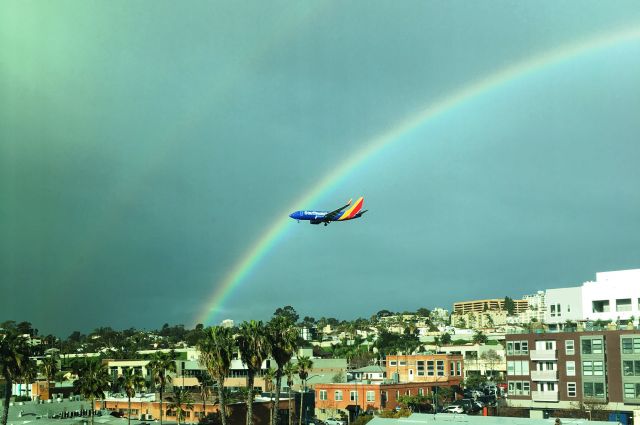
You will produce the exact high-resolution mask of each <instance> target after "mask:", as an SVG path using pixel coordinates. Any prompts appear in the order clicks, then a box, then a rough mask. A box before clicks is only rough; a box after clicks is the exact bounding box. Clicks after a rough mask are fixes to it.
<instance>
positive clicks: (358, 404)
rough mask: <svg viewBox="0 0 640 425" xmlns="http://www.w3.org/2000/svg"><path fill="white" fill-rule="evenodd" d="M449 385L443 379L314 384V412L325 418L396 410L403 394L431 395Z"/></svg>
mask: <svg viewBox="0 0 640 425" xmlns="http://www.w3.org/2000/svg"><path fill="white" fill-rule="evenodd" d="M446 386H450V385H449V383H448V382H447V381H443V382H439V383H436V382H405V383H392V382H386V383H385V382H368V381H351V382H342V383H327V384H317V385H316V388H315V414H316V416H317V417H318V418H319V419H321V420H324V419H326V418H330V417H336V416H340V415H346V416H348V417H349V418H350V419H353V418H355V417H356V416H358V414H360V413H362V412H369V413H373V412H378V411H381V410H389V409H395V408H396V407H397V406H399V404H400V397H402V396H416V395H420V396H427V397H431V396H432V395H433V392H434V391H436V387H446Z"/></svg>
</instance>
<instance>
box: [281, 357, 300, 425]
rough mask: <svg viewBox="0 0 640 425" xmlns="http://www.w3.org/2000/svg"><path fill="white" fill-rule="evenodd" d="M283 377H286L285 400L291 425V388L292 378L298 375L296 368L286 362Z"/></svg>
mask: <svg viewBox="0 0 640 425" xmlns="http://www.w3.org/2000/svg"><path fill="white" fill-rule="evenodd" d="M283 373H284V376H286V377H287V388H288V400H287V409H288V412H289V425H291V423H292V421H293V415H292V414H291V387H293V376H294V375H295V374H297V373H298V366H296V365H295V364H294V363H291V362H287V364H285V365H284V369H283Z"/></svg>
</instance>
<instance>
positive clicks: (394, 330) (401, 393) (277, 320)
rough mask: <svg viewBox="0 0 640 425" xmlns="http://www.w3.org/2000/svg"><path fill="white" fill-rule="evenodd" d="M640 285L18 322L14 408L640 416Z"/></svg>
mask: <svg viewBox="0 0 640 425" xmlns="http://www.w3.org/2000/svg"><path fill="white" fill-rule="evenodd" d="M639 283H640V269H636V270H623V271H615V272H606V273H597V274H596V279H595V280H594V281H592V282H584V283H583V284H581V285H576V286H574V287H568V288H550V289H546V290H544V291H539V292H538V293H536V294H534V295H529V296H522V297H520V298H517V299H516V298H513V299H512V298H510V297H509V296H505V297H504V298H503V299H482V300H466V301H460V302H456V303H455V304H454V305H453V308H452V313H451V314H450V315H449V314H445V313H444V312H445V310H444V309H443V308H441V307H440V308H438V310H437V313H436V314H433V313H432V311H434V310H436V309H434V310H429V309H426V308H423V309H420V310H418V311H416V312H400V313H394V312H390V311H379V312H377V313H375V314H373V315H372V316H371V317H370V318H369V319H357V320H354V321H340V320H338V319H334V318H321V319H314V318H311V317H304V318H303V319H300V317H299V315H298V312H296V310H295V309H294V308H293V307H291V306H285V307H283V308H279V309H278V310H276V312H275V313H274V316H273V318H271V319H270V320H269V321H268V322H264V323H263V322H261V321H251V322H243V323H242V324H240V325H239V326H236V325H235V323H233V321H232V320H226V321H225V322H224V324H221V325H219V326H214V327H209V328H206V327H204V326H201V325H198V326H197V327H196V328H194V329H193V330H189V329H186V328H184V327H183V326H175V327H171V326H169V325H165V326H163V328H162V329H160V330H158V331H155V332H142V331H136V330H133V329H131V330H126V331H114V330H112V329H109V328H102V329H96V330H95V331H94V332H92V333H90V334H87V335H83V334H81V333H80V332H74V333H73V334H72V335H70V336H69V337H68V338H66V340H65V339H61V338H58V337H56V336H53V335H39V334H38V332H37V330H36V329H34V328H33V327H32V325H31V324H30V323H27V322H22V323H15V322H11V321H9V322H4V323H2V330H1V331H0V335H1V336H0V338H2V339H1V340H0V342H1V343H2V350H3V351H2V353H3V357H2V358H1V359H0V361H1V362H2V363H1V366H2V371H3V375H2V376H3V381H4V382H3V385H2V388H4V389H5V390H4V400H5V403H8V404H7V405H6V406H7V407H9V414H10V415H12V414H13V415H15V414H16V412H18V414H20V415H24V414H26V413H28V412H29V411H30V410H33V411H34V412H35V411H38V412H41V413H38V416H48V417H49V418H50V419H51V418H53V417H54V416H55V415H62V416H65V415H72V416H73V415H75V413H73V412H72V411H70V409H68V408H67V406H71V404H70V403H72V402H73V403H76V405H77V402H78V401H83V403H82V406H81V407H80V408H78V411H83V412H90V411H91V410H93V413H94V414H100V415H116V416H121V417H126V418H128V419H130V420H133V421H138V422H139V421H155V420H160V421H169V422H171V421H175V422H182V423H198V422H200V423H207V424H208V423H211V424H213V423H217V421H222V420H223V419H222V418H223V416H224V418H225V419H229V422H226V423H241V422H243V421H244V418H245V417H247V415H249V412H250V414H251V416H252V418H253V423H255V424H270V423H273V424H288V423H290V421H298V422H300V421H303V422H304V423H307V424H308V423H312V422H313V421H316V422H317V423H321V422H323V421H329V422H327V423H330V421H331V420H333V419H335V418H338V419H337V420H343V421H345V423H349V424H351V423H365V421H368V420H371V419H372V418H373V417H381V418H394V417H402V416H408V415H410V414H411V413H432V414H437V415H447V413H445V412H446V411H447V410H446V409H449V407H450V406H460V407H459V409H460V411H461V412H462V413H465V414H469V415H476V416H478V415H479V416H511V417H514V418H515V417H518V418H527V417H528V418H532V419H544V418H554V417H558V418H583V419H589V420H609V418H610V417H612V416H610V415H615V418H616V420H617V421H619V422H620V423H623V424H630V423H633V420H634V418H637V417H638V416H639V415H640V330H639V329H638V323H637V321H636V318H637V317H640V285H639ZM463 325H464V326H463ZM25 354H28V357H21V356H24V355H25ZM12 359H13V360H12ZM18 359H19V360H20V362H19V363H17V361H18ZM225 359H226V360H225ZM91 376H93V378H91V379H93V381H90V382H92V383H90V384H88V385H90V387H89V388H93V389H92V390H88V389H87V388H85V387H84V386H83V385H84V384H83V382H84V380H85V379H89V378H88V377H91ZM136 377H137V378H136ZM136 379H137V380H136ZM99 382H101V384H100V385H101V386H99V388H97V390H96V385H98V384H97V383H99ZM221 389H223V391H222V392H220V391H221ZM223 400H224V401H223ZM469 400H471V401H469ZM43 409H44V410H43ZM450 410H455V409H453V407H451V409H450ZM45 411H46V413H45ZM78 415H80V413H78ZM85 416H86V415H85ZM14 417H15V416H14ZM635 420H637V419H635ZM136 423H137V422H136Z"/></svg>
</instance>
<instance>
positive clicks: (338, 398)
mask: <svg viewBox="0 0 640 425" xmlns="http://www.w3.org/2000/svg"><path fill="white" fill-rule="evenodd" d="M334 400H335V401H342V390H336V392H335V393H334Z"/></svg>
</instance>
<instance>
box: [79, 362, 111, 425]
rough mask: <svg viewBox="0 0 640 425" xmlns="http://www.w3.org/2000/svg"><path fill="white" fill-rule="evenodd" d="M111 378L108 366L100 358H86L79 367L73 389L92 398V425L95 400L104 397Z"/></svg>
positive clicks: (85, 396)
mask: <svg viewBox="0 0 640 425" xmlns="http://www.w3.org/2000/svg"><path fill="white" fill-rule="evenodd" d="M109 385H110V379H109V372H108V371H107V366H106V365H105V364H103V363H102V362H101V361H100V360H87V359H85V362H84V364H82V365H81V366H80V367H79V369H78V379H76V380H75V381H73V390H74V391H75V392H77V393H79V394H81V395H82V396H83V397H84V398H88V399H89V400H91V409H90V410H91V425H93V411H94V409H95V406H94V400H95V399H103V398H104V392H105V390H107V389H109Z"/></svg>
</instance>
